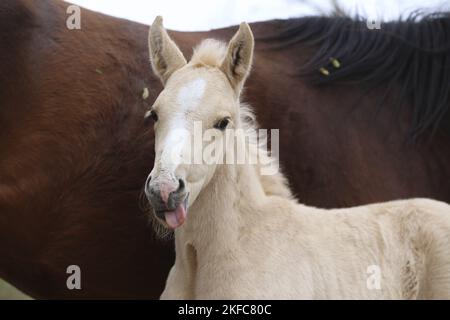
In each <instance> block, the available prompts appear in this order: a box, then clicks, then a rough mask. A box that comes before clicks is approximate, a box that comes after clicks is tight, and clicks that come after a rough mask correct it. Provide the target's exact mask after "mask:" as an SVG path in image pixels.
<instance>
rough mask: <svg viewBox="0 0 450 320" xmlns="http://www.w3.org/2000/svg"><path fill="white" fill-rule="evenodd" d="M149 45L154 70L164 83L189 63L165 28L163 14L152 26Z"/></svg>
mask: <svg viewBox="0 0 450 320" xmlns="http://www.w3.org/2000/svg"><path fill="white" fill-rule="evenodd" d="M148 46H149V50H150V61H151V63H152V68H153V72H154V73H155V74H156V75H157V76H158V77H159V78H160V79H161V81H162V83H163V84H166V82H167V80H168V79H169V78H170V76H171V75H172V74H173V73H174V72H175V71H177V70H178V69H180V68H182V67H183V66H185V65H186V63H187V62H186V59H185V58H184V56H183V53H182V52H181V51H180V49H179V48H178V47H177V45H176V44H175V42H173V40H172V39H170V37H169V35H168V34H167V31H166V30H165V29H164V27H163V19H162V17H161V16H157V17H156V19H155V21H154V22H153V24H152V26H151V27H150V33H149V36H148Z"/></svg>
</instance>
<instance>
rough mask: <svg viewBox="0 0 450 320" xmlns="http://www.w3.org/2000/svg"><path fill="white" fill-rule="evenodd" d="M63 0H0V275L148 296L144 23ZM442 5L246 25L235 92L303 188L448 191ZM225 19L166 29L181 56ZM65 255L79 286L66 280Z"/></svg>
mask: <svg viewBox="0 0 450 320" xmlns="http://www.w3.org/2000/svg"><path fill="white" fill-rule="evenodd" d="M67 6H68V4H67V3H63V2H60V1H50V0H46V1H44V0H42V1H33V0H3V1H1V3H0V44H1V46H0V277H1V278H3V279H5V280H7V281H8V282H10V283H12V284H13V285H15V286H16V287H18V288H19V289H21V290H23V291H24V292H26V293H28V294H30V295H32V296H33V297H36V298H157V297H159V295H160V293H161V292H162V289H163V286H164V283H165V279H166V276H167V272H168V270H169V267H170V266H171V265H172V263H173V248H172V243H170V242H168V243H166V242H162V241H160V240H155V239H154V236H153V234H152V230H151V229H150V228H149V227H148V225H147V220H148V218H147V216H146V215H145V213H144V212H143V210H141V209H140V206H139V198H140V194H141V192H142V189H143V185H144V182H145V178H146V176H147V175H148V173H149V172H150V169H151V167H152V163H153V156H152V155H153V131H152V126H151V125H149V124H148V123H146V122H145V120H144V114H145V112H146V111H147V110H148V109H149V107H150V106H151V104H152V102H153V101H154V99H155V97H156V96H157V94H158V93H159V92H160V90H161V85H160V83H159V80H158V79H156V78H155V77H154V76H153V75H152V72H151V69H150V66H149V61H148V51H147V35H148V26H144V25H140V24H137V23H132V22H129V21H125V20H120V19H115V18H111V17H107V16H104V15H101V14H97V13H93V12H89V11H87V10H82V12H81V18H82V29H81V30H68V29H67V28H66V19H67V17H68V15H67V13H66V9H67ZM148 14H149V15H152V14H153V15H156V14H157V13H156V12H154V13H152V12H149V13H148ZM449 21H450V20H449V18H448V17H445V16H442V17H441V16H439V17H432V18H429V19H426V21H425V22H423V23H422V22H420V23H417V22H413V21H407V22H404V23H403V22H402V23H400V22H398V23H393V24H392V26H396V27H398V28H399V31H398V32H397V33H396V29H395V28H394V29H392V28H391V29H392V30H391V29H389V28H387V30H390V32H389V33H383V32H382V31H383V29H382V30H380V31H376V30H375V31H373V30H372V31H371V32H373V34H371V35H370V36H366V35H365V33H367V32H368V31H367V30H366V31H362V30H359V29H358V28H356V29H352V30H356V31H353V33H352V37H350V36H348V35H349V33H348V28H349V26H352V25H353V22H352V21H351V20H350V19H340V18H308V19H294V20H287V21H271V22H265V23H257V24H253V25H252V29H253V31H254V33H255V36H256V38H257V43H256V52H255V64H256V67H255V72H254V73H253V74H252V76H251V78H250V79H249V82H248V84H247V90H246V99H245V100H246V101H247V102H249V103H250V104H252V105H253V106H254V107H257V110H256V113H257V114H258V120H259V123H260V126H261V127H263V128H268V129H270V128H279V129H280V157H281V164H282V167H283V170H284V172H285V173H286V174H287V176H288V178H289V180H290V183H291V185H292V187H293V190H294V191H295V192H296V194H297V195H298V197H299V198H300V199H301V201H302V202H303V203H305V204H308V205H316V206H321V207H342V206H350V205H358V204H365V203H372V202H378V201H386V200H392V199H398V198H405V197H430V198H434V199H438V200H443V201H447V202H450V182H449V181H450V168H449V166H448V163H449V161H450V143H449V141H450V140H449V135H448V132H447V131H446V128H448V127H449V123H450V121H449V119H448V112H447V110H448V107H449V90H450V89H449V88H448V85H447V84H448V79H449V74H450V68H449V63H450V54H449V48H448V46H447V47H444V45H442V47H441V48H438V47H439V46H440V44H445V45H448V44H449V43H450V41H449V39H448V34H449V32H448V30H449ZM387 27H388V26H387ZM431 28H433V29H434V30H435V32H431V33H429V32H428V30H432V29H431ZM421 30H422V31H421ZM423 30H425V31H423ZM235 31H236V28H227V29H220V30H214V31H211V32H198V33H181V32H171V36H172V37H173V38H174V40H175V41H176V42H177V43H178V44H179V45H180V47H181V49H182V50H183V51H184V54H185V55H186V57H189V56H190V55H191V51H190V48H192V46H193V45H195V44H196V43H198V42H200V40H201V39H204V38H207V37H214V38H218V39H223V40H229V38H230V37H231V36H232V34H233V33H234V32H235ZM392 33H394V34H393V35H392ZM430 35H432V36H433V37H432V39H430ZM445 35H446V36H445ZM408 37H410V38H408ZM365 39H367V41H371V42H370V43H369V42H366V40H365ZM388 39H389V41H387V40H388ZM411 39H413V40H415V42H414V41H413V40H411ZM383 40H385V42H383ZM422 45H423V46H426V47H427V48H426V50H422V49H421V48H417V46H422ZM352 46H353V47H352ZM435 47H436V48H435ZM331 58H333V59H331ZM330 59H331V60H330ZM419 66H421V67H420V68H419ZM300 67H303V68H302V70H300V72H296V71H295V69H297V68H300ZM286 70H292V72H287V71H286ZM324 71H327V72H324ZM388 71H389V73H388ZM327 73H328V76H327V75H326V74H327ZM371 76H373V77H371ZM384 76H386V77H387V78H384ZM269 80H270V81H269ZM359 80H361V81H359ZM144 88H148V91H149V97H148V98H147V99H144V98H145V96H143V91H144ZM387 88H389V90H387ZM414 89H416V90H418V91H417V92H414V91H413V90H414ZM380 97H384V98H383V99H380ZM398 99H401V101H402V102H403V104H402V105H405V106H404V107H403V108H401V109H397V108H393V106H394V105H397V101H398ZM430 103H431V104H430ZM379 105H382V107H381V108H378V106H379ZM396 113H397V114H398V117H395V116H394V115H395V114H396ZM375 115H376V116H375ZM414 129H420V130H414ZM411 130H413V131H411ZM432 131H434V134H433V135H431V133H432ZM417 132H419V133H420V137H421V138H420V139H419V140H417V141H416V142H415V143H410V142H408V139H407V138H408V137H409V136H411V133H412V134H413V135H414V134H415V133H417ZM293 146H295V147H293ZM70 265H78V266H79V267H80V268H81V276H82V278H81V284H82V289H81V290H69V289H67V286H66V280H67V277H68V276H69V274H67V273H66V271H67V267H68V266H70Z"/></svg>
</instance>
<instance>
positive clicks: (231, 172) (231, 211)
mask: <svg viewBox="0 0 450 320" xmlns="http://www.w3.org/2000/svg"><path fill="white" fill-rule="evenodd" d="M258 170H259V169H258V167H257V166H255V165H250V164H243V165H230V164H223V165H219V166H218V167H217V169H216V172H215V175H214V177H213V178H212V180H211V182H210V183H209V184H208V185H207V186H206V187H205V188H204V190H203V191H202V193H201V194H200V195H199V197H198V198H197V200H196V201H195V203H194V204H193V205H192V207H191V208H190V209H189V214H188V218H187V220H186V225H185V226H184V229H183V228H182V230H180V231H182V232H180V235H182V236H183V237H185V238H186V240H187V241H188V242H191V243H192V244H194V246H196V247H198V246H201V245H206V246H208V245H209V244H211V242H214V243H218V244H222V245H232V244H233V243H234V242H235V241H237V238H238V237H239V234H240V232H241V231H242V227H244V226H246V225H249V224H251V221H252V220H255V219H258V214H259V211H258V210H257V207H259V206H261V203H263V202H264V201H266V200H267V196H266V194H265V192H264V190H263V187H262V183H261V180H260V176H259V172H258Z"/></svg>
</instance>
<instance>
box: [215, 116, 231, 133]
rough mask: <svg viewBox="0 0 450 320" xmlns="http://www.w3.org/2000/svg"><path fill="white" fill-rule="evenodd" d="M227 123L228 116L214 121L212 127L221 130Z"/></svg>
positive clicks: (228, 121)
mask: <svg viewBox="0 0 450 320" xmlns="http://www.w3.org/2000/svg"><path fill="white" fill-rule="evenodd" d="M229 123H230V118H223V119H221V120H219V121H217V122H216V124H215V125H214V128H216V129H219V130H221V131H223V130H225V129H226V128H227V127H228V124H229Z"/></svg>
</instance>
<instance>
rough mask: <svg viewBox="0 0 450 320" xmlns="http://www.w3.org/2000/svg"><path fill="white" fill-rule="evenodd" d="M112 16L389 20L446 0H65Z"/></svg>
mask: <svg viewBox="0 0 450 320" xmlns="http://www.w3.org/2000/svg"><path fill="white" fill-rule="evenodd" d="M67 1H68V2H71V3H74V4H78V5H80V6H82V7H85V8H88V9H91V10H94V11H98V12H103V13H106V14H109V15H112V16H116V17H120V18H126V19H129V20H133V21H137V22H141V23H144V24H148V25H149V24H151V23H152V22H153V19H154V18H155V16H156V15H162V16H164V20H165V21H164V24H165V26H166V27H167V28H169V29H174V30H180V31H200V30H209V29H214V28H220V27H226V26H231V25H236V24H239V23H240V22H242V21H247V22H254V21H262V20H270V19H276V18H291V17H301V16H306V15H317V14H332V13H335V12H338V13H340V12H345V13H349V14H351V15H355V14H359V15H361V16H364V17H367V18H370V19H382V20H392V19H398V18H399V17H400V16H401V15H403V16H405V15H408V14H409V13H411V12H412V11H414V10H417V9H424V10H425V11H436V10H439V9H440V10H445V9H446V10H450V1H449V0H189V1H183V0H151V1H149V0H67Z"/></svg>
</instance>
